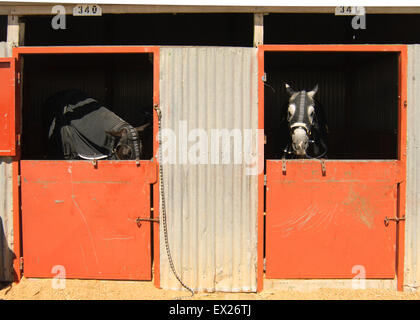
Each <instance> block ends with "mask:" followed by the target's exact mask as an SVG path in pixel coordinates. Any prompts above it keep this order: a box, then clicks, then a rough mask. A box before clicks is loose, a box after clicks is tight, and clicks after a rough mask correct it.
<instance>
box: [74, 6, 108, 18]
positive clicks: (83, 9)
mask: <svg viewBox="0 0 420 320" xmlns="http://www.w3.org/2000/svg"><path fill="white" fill-rule="evenodd" d="M73 16H102V9H101V7H100V6H98V5H97V4H78V5H77V6H75V7H74V8H73Z"/></svg>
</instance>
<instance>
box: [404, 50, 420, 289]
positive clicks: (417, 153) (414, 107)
mask: <svg viewBox="0 0 420 320" xmlns="http://www.w3.org/2000/svg"><path fill="white" fill-rule="evenodd" d="M419 77H420V45H413V46H409V47H408V74H407V91H408V92H407V100H408V101H407V103H408V107H407V130H408V132H407V202H406V223H405V275H404V278H405V281H404V283H405V285H406V287H405V288H406V289H408V288H416V287H417V288H418V287H419V286H420V234H419V231H420V206H419V204H420V190H419V187H420V185H419V183H418V182H419V181H420V139H419V137H420V127H419V125H418V124H419V122H420V83H419V81H418V78H419Z"/></svg>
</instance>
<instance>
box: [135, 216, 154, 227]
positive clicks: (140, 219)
mask: <svg viewBox="0 0 420 320" xmlns="http://www.w3.org/2000/svg"><path fill="white" fill-rule="evenodd" d="M141 221H149V222H157V223H159V219H152V218H137V219H136V223H137V226H138V227H139V228H140V227H141Z"/></svg>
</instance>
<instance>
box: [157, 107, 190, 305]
mask: <svg viewBox="0 0 420 320" xmlns="http://www.w3.org/2000/svg"><path fill="white" fill-rule="evenodd" d="M153 108H154V109H155V110H156V113H157V117H158V124H159V134H158V136H159V185H160V203H161V208H162V222H163V223H162V224H163V234H164V237H165V247H166V255H167V256H168V261H169V265H170V266H171V270H172V272H173V274H174V275H175V278H176V279H177V280H178V281H179V283H180V284H181V285H182V286H183V287H184V288H185V289H187V290H188V291H190V292H191V297H192V296H194V290H193V289H191V288H190V287H188V286H187V285H186V284H185V283H184V282H183V281H182V280H181V278H180V277H179V276H178V273H177V272H176V269H175V265H174V262H173V260H172V255H171V250H170V248H169V240H168V228H167V221H166V203H165V193H164V191H165V188H164V185H163V168H162V122H161V119H162V111H161V110H160V108H159V105H154V106H153Z"/></svg>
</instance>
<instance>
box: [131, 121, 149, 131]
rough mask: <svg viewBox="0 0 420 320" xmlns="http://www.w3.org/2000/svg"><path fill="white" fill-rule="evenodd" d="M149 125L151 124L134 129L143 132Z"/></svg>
mask: <svg viewBox="0 0 420 320" xmlns="http://www.w3.org/2000/svg"><path fill="white" fill-rule="evenodd" d="M149 125H150V122H148V123H146V124H144V125H142V126H140V127H137V128H134V129H136V131H137V132H142V131H144V129H146V128H147V127H148V126H149Z"/></svg>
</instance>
